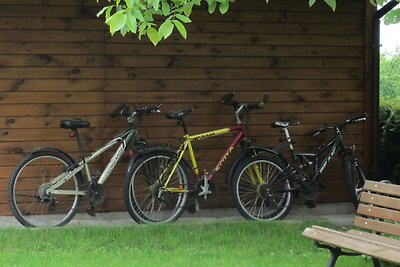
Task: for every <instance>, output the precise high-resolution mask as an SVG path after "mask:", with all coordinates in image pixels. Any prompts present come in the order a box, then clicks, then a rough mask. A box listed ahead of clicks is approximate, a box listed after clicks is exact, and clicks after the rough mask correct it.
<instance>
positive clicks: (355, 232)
mask: <svg viewBox="0 0 400 267" xmlns="http://www.w3.org/2000/svg"><path fill="white" fill-rule="evenodd" d="M346 233H348V234H350V235H354V236H361V237H362V238H363V239H368V240H373V241H378V242H381V243H386V244H390V245H391V246H394V247H397V248H400V240H398V239H393V238H392V237H388V236H382V235H376V234H372V233H368V232H364V231H358V230H354V229H352V230H349V231H347V232H346Z"/></svg>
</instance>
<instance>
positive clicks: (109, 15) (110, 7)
mask: <svg viewBox="0 0 400 267" xmlns="http://www.w3.org/2000/svg"><path fill="white" fill-rule="evenodd" d="M113 8H114V6H109V7H108V8H107V11H106V21H105V22H106V24H108V25H110V22H109V19H110V17H111V11H112V9H113Z"/></svg>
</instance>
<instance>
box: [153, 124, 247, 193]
mask: <svg viewBox="0 0 400 267" xmlns="http://www.w3.org/2000/svg"><path fill="white" fill-rule="evenodd" d="M243 127H244V126H243V125H242V124H238V125H235V126H232V127H229V128H223V129H219V130H215V131H210V132H205V133H200V134H196V135H188V134H186V135H184V136H183V138H184V139H185V140H184V142H183V143H182V144H181V145H180V147H179V149H178V151H177V152H176V155H177V159H176V161H175V163H174V165H173V167H172V169H171V171H170V172H169V174H168V176H167V179H166V182H165V186H164V189H165V190H166V191H169V192H175V193H180V192H182V193H183V192H189V190H185V189H183V188H169V187H168V184H169V182H170V180H171V178H172V175H173V173H174V172H175V170H176V168H177V167H178V164H179V162H180V161H181V160H182V158H183V155H184V154H185V152H186V150H188V151H189V156H190V161H191V164H192V169H193V171H194V173H195V175H196V177H199V176H200V172H199V168H198V165H197V160H196V157H195V152H194V150H193V147H192V141H199V140H203V139H206V138H211V137H215V136H220V135H226V134H229V133H234V134H235V136H234V138H233V140H232V142H231V144H230V145H229V147H228V148H227V149H226V151H225V153H224V154H223V155H222V156H221V158H220V160H219V161H218V163H217V164H216V165H215V167H214V168H213V169H212V170H211V171H210V173H208V176H207V179H208V181H211V180H212V179H213V178H214V175H215V173H216V172H217V171H218V170H219V169H220V168H221V166H222V165H223V163H224V162H225V160H226V159H227V158H228V157H229V155H230V154H231V153H232V151H233V150H234V149H235V147H236V146H237V144H238V143H240V141H241V140H243V138H244V137H245V136H244V129H243ZM169 169H170V168H169V167H168V166H167V168H165V170H164V171H163V173H162V174H161V175H160V177H159V179H160V180H161V179H162V177H164V176H165V175H166V172H167V171H168V170H169Z"/></svg>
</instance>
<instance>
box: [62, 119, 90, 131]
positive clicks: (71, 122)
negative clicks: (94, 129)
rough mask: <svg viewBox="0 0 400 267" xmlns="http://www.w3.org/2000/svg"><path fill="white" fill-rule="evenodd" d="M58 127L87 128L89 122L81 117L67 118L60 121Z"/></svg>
mask: <svg viewBox="0 0 400 267" xmlns="http://www.w3.org/2000/svg"><path fill="white" fill-rule="evenodd" d="M60 127H61V128H64V129H72V130H74V129H77V128H88V127H90V123H89V122H88V121H84V120H81V119H68V120H62V121H61V122H60Z"/></svg>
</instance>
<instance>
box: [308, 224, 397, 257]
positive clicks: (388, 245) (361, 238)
mask: <svg viewBox="0 0 400 267" xmlns="http://www.w3.org/2000/svg"><path fill="white" fill-rule="evenodd" d="M312 229H315V230H317V231H321V232H325V233H330V234H334V235H340V236H342V237H347V238H350V236H349V233H347V232H340V231H336V230H333V229H329V228H325V227H321V226H315V225H313V226H312ZM357 232H360V231H357ZM361 233H365V232H361ZM371 235H373V234H371ZM351 236H352V238H353V239H354V240H356V241H357V242H367V243H370V244H374V245H379V246H382V247H386V248H389V249H394V250H398V251H399V253H400V247H398V246H396V245H393V244H391V243H387V242H383V241H382V240H378V239H377V240H372V239H369V238H366V237H367V236H366V235H365V236H364V235H360V234H355V235H351ZM376 236H377V235H376ZM378 237H379V236H378Z"/></svg>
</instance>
